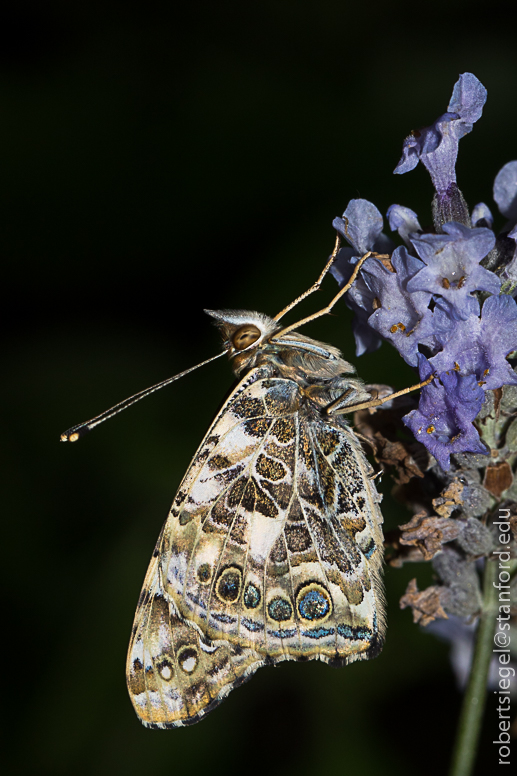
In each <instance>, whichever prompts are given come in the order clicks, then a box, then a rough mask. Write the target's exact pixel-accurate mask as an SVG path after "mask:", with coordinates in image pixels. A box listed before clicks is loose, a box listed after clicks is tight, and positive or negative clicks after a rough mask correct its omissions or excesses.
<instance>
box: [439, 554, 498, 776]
mask: <svg viewBox="0 0 517 776" xmlns="http://www.w3.org/2000/svg"><path fill="white" fill-rule="evenodd" d="M497 567H498V563H497V561H494V560H487V561H486V563H485V572H484V576H483V609H482V612H481V616H480V618H479V624H478V629H477V633H476V644H475V647H474V655H473V659H472V666H471V669H470V676H469V681H468V685H467V689H466V691H465V696H464V698H463V706H462V709H461V715H460V720H459V724H458V732H457V734H456V742H455V745H454V752H453V756H452V764H451V770H450V776H470V774H471V773H472V769H473V767H474V763H475V759H476V753H477V748H478V739H479V732H480V730H481V723H482V721H483V711H484V708H485V700H486V686H487V680H488V670H489V668H490V659H491V657H492V654H493V652H492V650H493V648H494V643H493V638H494V632H495V623H496V616H497V589H496V588H495V587H494V584H493V583H494V582H496V581H497Z"/></svg>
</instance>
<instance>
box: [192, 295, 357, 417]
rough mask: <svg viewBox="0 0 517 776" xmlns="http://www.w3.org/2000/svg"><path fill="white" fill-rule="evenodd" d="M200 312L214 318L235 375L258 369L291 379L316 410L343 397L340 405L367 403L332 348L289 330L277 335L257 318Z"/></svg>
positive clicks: (268, 321)
mask: <svg viewBox="0 0 517 776" xmlns="http://www.w3.org/2000/svg"><path fill="white" fill-rule="evenodd" d="M206 312H208V313H209V314H210V315H211V316H212V317H214V318H215V319H216V324H217V326H218V327H219V329H220V330H221V334H222V336H223V340H224V348H225V350H226V351H227V352H228V356H229V357H230V359H231V360H232V366H233V370H234V372H235V374H236V375H237V376H239V377H242V376H243V374H244V373H246V372H247V371H249V370H250V369H253V368H254V367H264V368H265V369H267V373H268V376H270V377H281V378H284V379H289V380H293V381H294V382H295V383H297V385H299V386H300V388H301V389H302V395H303V396H305V397H306V398H307V399H308V400H309V402H310V403H312V402H314V403H315V404H316V405H319V407H321V408H325V407H328V405H330V404H331V403H332V402H334V401H336V400H337V399H338V398H339V397H341V396H344V397H345V401H344V404H343V406H345V405H346V404H356V403H359V402H361V401H365V400H366V399H368V398H369V394H368V392H367V391H366V390H365V388H364V385H363V383H362V381H361V380H359V379H357V378H356V377H352V375H353V374H354V372H355V369H354V367H353V366H352V364H350V363H349V362H348V361H345V359H344V358H342V356H341V353H340V351H339V350H338V349H337V348H334V347H332V346H330V345H327V344H325V343H322V342H318V341H317V340H314V339H311V338H310V337H305V336H304V335H303V334H299V333H298V332H295V331H290V332H288V333H287V334H285V335H282V326H281V325H280V324H279V323H278V322H277V321H275V320H274V319H273V318H269V317H268V316H266V315H264V314H263V313H258V312H252V311H245V310H221V311H212V310H211V311H206ZM248 343H249V344H248Z"/></svg>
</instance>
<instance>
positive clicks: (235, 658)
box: [126, 557, 264, 728]
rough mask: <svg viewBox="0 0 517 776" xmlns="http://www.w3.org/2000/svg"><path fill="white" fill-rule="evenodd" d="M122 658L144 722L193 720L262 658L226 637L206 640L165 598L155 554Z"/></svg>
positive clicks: (243, 678) (164, 724) (171, 723)
mask: <svg viewBox="0 0 517 776" xmlns="http://www.w3.org/2000/svg"><path fill="white" fill-rule="evenodd" d="M142 595H143V597H142V598H141V600H140V602H139V607H138V610H137V613H136V618H135V624H134V627H133V633H132V637H131V643H130V645H129V651H128V658H127V667H126V673H127V684H128V690H129V695H130V697H131V701H132V703H133V706H134V708H135V711H136V713H137V714H138V716H139V717H140V719H141V721H142V722H143V724H144V725H146V727H155V728H172V727H178V726H183V725H189V724H192V723H194V722H197V721H198V720H199V719H200V718H201V717H202V716H203V715H204V714H206V713H207V712H208V711H211V710H212V709H213V708H215V707H216V706H217V705H218V704H219V703H220V702H221V701H222V700H223V699H224V698H225V697H226V695H227V694H228V693H229V692H230V690H232V689H233V688H234V687H237V686H239V684H242V682H244V681H246V680H247V679H248V678H250V677H251V676H252V675H253V674H254V673H255V671H256V670H257V668H259V667H260V666H261V665H262V664H263V662H264V661H263V658H262V657H261V656H260V655H258V654H257V653H255V652H253V650H250V649H242V648H240V647H239V646H236V645H233V644H229V643H228V642H226V641H214V642H211V641H210V640H208V639H207V638H206V637H205V636H204V634H203V633H202V632H201V631H200V629H199V628H198V627H197V626H196V625H195V624H194V623H192V622H189V621H188V620H185V619H184V618H183V617H181V616H180V614H179V612H178V610H177V609H176V607H175V606H174V604H173V602H172V601H171V600H170V599H168V598H167V596H166V595H165V592H164V590H163V586H162V584H161V579H160V566H159V562H158V558H157V557H156V558H153V560H152V562H151V565H150V567H149V570H148V573H147V577H146V580H145V584H144V588H143V590H142Z"/></svg>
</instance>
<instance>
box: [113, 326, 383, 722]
mask: <svg viewBox="0 0 517 776" xmlns="http://www.w3.org/2000/svg"><path fill="white" fill-rule="evenodd" d="M249 315H253V314H249ZM300 339H301V338H300ZM304 341H305V342H307V343H312V342H313V341H311V340H308V339H306V338H305V339H304ZM316 344H317V345H318V346H319V343H316ZM307 347H309V346H308V345H307ZM287 351H293V352H294V354H295V356H294V362H296V366H297V368H296V369H295V370H293V358H292V355H293V353H291V352H288V353H287V355H285V348H284V353H283V355H281V358H280V365H279V357H278V355H277V354H276V352H275V354H274V355H272V356H269V353H268V351H267V349H264V350H263V351H262V354H261V356H262V357H261V359H260V362H259V363H260V365H259V366H253V364H252V365H251V368H250V369H249V370H248V371H246V372H245V374H244V376H243V377H242V379H241V381H240V382H239V384H238V385H237V387H236V388H235V390H234V391H233V393H232V394H231V395H230V397H229V399H228V400H227V401H226V403H225V404H224V406H223V408H222V409H221V411H220V412H219V413H218V416H217V417H216V419H215V421H214V423H213V424H212V426H211V428H210V429H209V431H208V433H207V435H206V436H205V439H204V440H203V442H202V444H201V445H200V447H199V449H198V451H197V453H196V455H195V456H194V458H193V461H192V464H191V466H190V468H189V470H188V472H187V474H186V476H185V478H184V480H183V482H182V483H181V485H180V488H179V490H178V493H177V495H176V498H175V500H174V503H173V505H172V508H171V512H170V514H169V517H168V520H167V522H166V524H165V526H164V529H163V531H162V535H161V537H160V540H159V541H158V544H157V547H156V551H155V554H154V557H153V560H152V562H151V565H150V568H149V571H148V574H147V577H146V580H145V583H144V587H143V590H142V595H141V599H140V603H139V607H138V610H137V613H136V617H135V625H134V631H133V638H132V641H131V644H130V650H129V655H128V686H129V692H130V695H131V698H132V700H133V703H134V706H135V709H136V711H137V713H138V714H139V716H140V717H141V719H142V721H143V722H144V724H147V725H151V726H162V727H163V726H165V727H170V726H176V725H181V724H189V723H191V722H194V721H197V720H198V719H199V718H200V716H202V714H203V713H205V712H206V711H208V710H210V709H211V708H213V707H214V706H215V705H217V703H218V702H219V701H220V700H222V699H223V698H224V697H225V696H226V695H227V694H228V692H230V690H231V689H233V688H234V687H235V686H237V685H238V684H240V683H241V682H242V681H244V680H245V679H246V678H248V677H249V676H251V675H252V674H253V673H254V672H255V670H256V669H257V668H258V667H260V666H261V665H263V664H264V662H267V663H271V662H279V661H281V660H289V659H292V660H296V659H320V660H324V661H326V662H331V663H335V664H337V665H338V664H344V663H348V662H352V661H354V660H358V659H364V658H367V657H372V656H374V655H375V654H377V652H378V651H379V650H380V649H381V647H382V642H383V636H384V629H385V623H384V606H383V600H382V589H381V580H380V571H381V564H382V529H381V523H382V518H381V515H380V511H379V508H378V501H379V497H378V494H377V492H376V490H375V486H374V484H373V481H372V479H371V473H372V472H371V467H370V466H369V464H368V462H367V461H366V459H365V457H364V454H363V452H362V450H361V447H360V444H359V442H358V440H357V438H356V436H355V435H354V433H353V431H351V429H350V428H349V427H348V426H347V425H346V423H345V422H344V421H343V420H342V419H340V417H339V416H337V415H335V416H333V415H332V414H326V413H325V412H324V411H322V399H321V397H322V396H323V398H324V399H325V401H326V402H327V403H330V401H331V400H333V399H335V398H336V396H335V395H334V393H335V391H339V390H342V389H343V388H344V387H346V386H348V385H349V384H354V385H358V383H356V382H354V381H349V380H346V379H344V378H343V377H342V376H339V375H340V367H342V369H341V371H344V372H346V371H350V367H349V365H348V364H346V362H343V361H340V360H339V359H337V360H338V361H340V363H339V364H332V368H330V367H328V370H327V371H328V373H327V372H326V371H325V369H326V368H327V365H324V366H325V369H323V372H322V376H321V377H320V378H319V379H318V378H317V377H316V378H315V377H314V376H313V375H314V373H315V369H316V374H317V368H319V366H318V364H316V366H315V360H314V358H315V357H314V356H313V355H311V356H310V359H311V361H310V364H309V361H308V360H307V356H306V355H304V354H303V352H302V353H301V354H300V353H299V352H297V351H296V343H295V344H294V345H289V347H288V348H287ZM335 353H336V351H333V350H332V353H330V351H329V354H328V355H329V358H331V359H332V360H333V361H336V356H335V355H333V354H335ZM282 359H283V360H282ZM304 359H306V360H307V368H306V370H305V371H304ZM287 362H288V366H287V367H286V368H284V366H283V365H284V364H285V363H287ZM300 365H301V366H300ZM316 367H317V368H316ZM309 372H310V378H309V377H308V375H309ZM334 375H337V376H334ZM348 390H350V389H348ZM333 391H334V393H333Z"/></svg>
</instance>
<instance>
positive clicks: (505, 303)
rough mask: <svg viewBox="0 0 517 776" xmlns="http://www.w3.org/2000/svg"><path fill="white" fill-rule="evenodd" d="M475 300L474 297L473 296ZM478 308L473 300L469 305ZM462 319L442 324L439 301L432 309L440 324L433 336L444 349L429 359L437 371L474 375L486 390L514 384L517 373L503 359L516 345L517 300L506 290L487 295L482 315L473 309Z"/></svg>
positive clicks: (516, 381)
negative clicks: (495, 294) (503, 292)
mask: <svg viewBox="0 0 517 776" xmlns="http://www.w3.org/2000/svg"><path fill="white" fill-rule="evenodd" d="M472 301H475V300H472ZM474 307H475V308H477V310H479V305H478V303H477V302H475V305H472V308H474ZM472 308H471V315H469V316H468V317H467V318H466V319H464V320H458V321H452V320H451V318H450V317H449V321H450V322H451V325H450V327H449V329H448V330H447V329H446V326H443V321H444V319H447V317H448V315H450V312H449V313H448V312H447V311H446V310H445V306H444V305H443V304H442V305H440V307H439V308H437V309H436V310H435V312H434V316H435V318H437V319H438V320H440V314H441V315H442V316H443V317H442V318H441V321H442V328H441V330H440V329H439V326H437V327H436V338H437V340H438V342H439V343H440V345H441V346H442V347H443V350H442V351H441V352H440V353H438V354H437V355H435V356H433V357H432V358H431V359H430V362H431V365H432V368H433V369H434V370H435V371H437V372H442V371H444V370H454V369H455V370H457V371H458V372H459V374H460V375H473V376H474V377H475V378H476V380H477V381H478V382H479V383H482V384H483V387H484V389H485V390H490V389H493V388H500V387H501V386H502V385H517V375H516V374H515V372H514V371H513V369H512V368H511V366H510V364H509V363H508V361H507V360H506V357H507V356H508V354H509V353H511V352H512V351H513V350H516V349H517V304H516V302H515V299H513V298H512V297H511V296H507V295H506V294H502V295H501V296H490V297H489V298H488V299H487V300H486V301H485V303H484V305H483V309H482V311H481V318H479V317H478V314H477V313H476V310H475V309H472Z"/></svg>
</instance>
